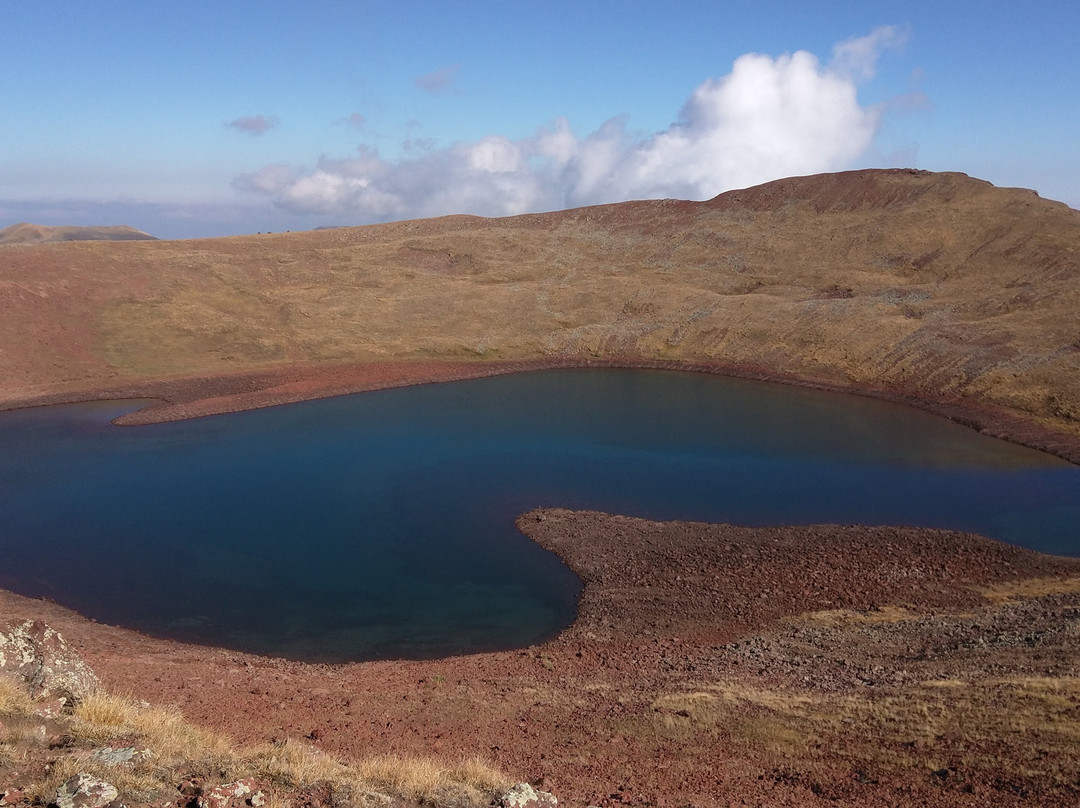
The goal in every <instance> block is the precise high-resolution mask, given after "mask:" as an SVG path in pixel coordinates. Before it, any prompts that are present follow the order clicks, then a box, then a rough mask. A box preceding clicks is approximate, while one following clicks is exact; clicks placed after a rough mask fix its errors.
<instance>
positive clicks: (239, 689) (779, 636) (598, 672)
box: [0, 508, 1080, 808]
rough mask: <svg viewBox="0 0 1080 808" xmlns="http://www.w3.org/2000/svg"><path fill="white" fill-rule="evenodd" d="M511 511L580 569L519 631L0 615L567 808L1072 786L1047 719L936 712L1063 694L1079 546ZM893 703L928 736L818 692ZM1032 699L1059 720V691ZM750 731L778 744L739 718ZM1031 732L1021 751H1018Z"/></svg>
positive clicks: (22, 605)
mask: <svg viewBox="0 0 1080 808" xmlns="http://www.w3.org/2000/svg"><path fill="white" fill-rule="evenodd" d="M518 527H519V529H521V530H522V532H524V533H525V534H526V535H528V536H529V537H530V538H531V539H532V540H534V541H536V542H537V543H538V544H539V545H540V546H542V547H544V548H546V549H548V550H550V551H552V552H555V553H556V554H558V555H559V556H560V557H561V558H563V560H564V561H565V562H566V563H567V564H568V565H569V566H570V567H571V568H572V569H573V570H574V571H575V572H576V573H577V574H578V575H579V576H580V577H581V578H582V580H583V581H584V583H585V589H584V591H583V593H582V598H581V603H580V609H579V614H578V618H577V620H576V621H575V622H574V624H573V625H572V626H570V627H569V628H568V629H567V630H565V631H564V632H562V633H561V634H560V635H559V636H557V637H556V638H554V639H552V640H550V641H548V642H545V643H542V644H539V645H535V646H531V647H528V648H521V649H514V650H507V651H501V652H491V653H482V654H475V655H471V656H462V657H451V658H444V659H434V660H419V661H379V662H359V663H348V664H341V665H326V664H307V663H302V662H294V661H288V660H284V659H277V658H270V657H261V656H256V655H251V654H245V653H241V652H236V651H231V650H228V649H223V648H212V647H202V646H192V645H186V644H183V643H180V642H176V641H170V640H163V639H157V638H153V637H149V636H146V635H142V634H138V633H136V632H133V631H130V630H126V629H123V628H118V627H115V626H108V625H102V624H98V623H95V622H93V621H90V620H87V619H86V618H83V617H81V616H80V615H78V614H76V613H74V612H72V611H70V610H68V609H65V608H64V607H61V606H59V605H57V604H55V603H51V602H47V601H42V600H33V599H29V598H24V597H21V596H17V595H13V594H11V593H9V592H2V591H0V613H2V614H3V615H4V616H5V617H16V616H17V617H19V618H21V619H26V618H37V619H43V620H46V621H47V622H49V624H50V625H52V626H54V627H55V628H57V629H58V630H59V631H61V633H62V634H63V635H64V636H65V637H66V638H67V639H68V640H69V642H71V643H72V644H73V645H74V646H75V647H77V648H78V649H79V650H80V652H81V653H82V654H83V655H84V656H85V658H86V659H87V661H88V662H89V664H90V665H91V667H93V668H94V669H95V671H96V672H97V673H98V674H99V676H100V677H101V678H102V680H103V682H104V684H105V685H106V687H107V688H108V689H109V690H110V691H111V692H118V693H125V694H129V695H131V696H133V697H135V698H137V699H145V700H146V701H148V702H150V703H153V704H171V705H177V706H179V707H180V708H181V710H182V711H183V713H184V714H185V716H187V718H188V719H189V720H191V721H193V722H194V723H196V724H199V725H203V726H207V727H209V728H212V729H215V730H218V731H222V732H225V733H227V734H229V735H230V736H231V737H232V738H234V739H235V740H236V741H237V742H239V743H242V744H250V743H258V742H263V741H267V740H271V739H275V738H276V739H281V738H286V737H289V738H293V739H296V740H301V739H302V742H303V743H310V744H311V745H313V746H315V747H317V748H319V749H322V750H325V751H327V752H330V753H331V754H335V755H343V756H346V757H350V758H362V757H364V756H365V755H371V754H385V753H389V754H395V755H403V756H409V755H421V756H434V757H437V758H440V759H445V760H455V759H459V758H462V757H468V756H472V755H479V756H481V757H482V758H484V759H487V760H490V761H491V762H493V763H495V764H497V765H498V766H499V767H501V768H502V769H504V770H506V771H508V772H510V773H512V774H513V776H514V777H515V778H520V779H528V780H531V781H534V782H543V783H544V784H545V786H544V787H545V788H546V789H547V790H551V791H554V792H555V793H556V794H557V795H558V797H559V799H560V803H562V804H566V805H576V806H585V805H611V806H614V805H616V804H639V805H662V804H668V805H679V804H687V803H692V804H695V805H701V806H712V805H716V806H720V805H727V804H731V803H738V800H739V799H740V798H742V799H747V800H750V804H761V803H767V804H773V805H800V806H802V805H816V804H819V798H820V799H825V800H826V801H827V803H828V804H830V805H838V806H852V807H853V806H861V807H863V808H878V807H879V806H881V807H882V808H883V807H884V806H891V805H896V804H915V803H918V804H920V805H927V806H948V805H954V804H958V803H957V801H958V800H963V799H965V797H966V795H968V794H971V793H975V794H976V795H979V796H980V798H981V799H980V800H979V801H977V802H974V803H972V804H979V805H983V804H986V805H991V804H992V805H997V806H1009V805H1014V804H1016V805H1021V804H1029V802H1030V799H1032V798H1034V799H1035V800H1036V801H1041V804H1052V803H1058V804H1064V802H1065V801H1067V800H1068V799H1070V797H1072V796H1075V794H1073V792H1072V791H1070V789H1072V788H1073V786H1072V785H1070V784H1069V783H1070V782H1071V781H1068V780H1067V779H1063V778H1067V776H1069V773H1070V772H1073V769H1072V768H1071V766H1072V764H1071V760H1072V756H1071V748H1072V747H1071V746H1069V745H1068V744H1064V745H1062V742H1061V741H1060V739H1059V738H1058V736H1057V735H1055V734H1054V733H1053V732H1050V734H1049V735H1046V734H1045V733H1044V735H1041V736H1039V739H1038V742H1037V743H1036V742H1035V741H1033V740H1032V737H1034V736H1029V735H1027V734H1025V733H1023V732H1021V733H1020V734H1017V735H1006V736H1005V737H1003V738H1000V739H993V740H992V741H987V740H985V739H983V738H981V736H979V735H978V730H977V729H975V730H972V728H971V727H969V726H966V725H965V723H964V720H962V719H963V716H960V720H957V719H950V718H949V716H950V715H951V714H952V713H951V712H950V711H954V710H957V709H961V708H962V709H964V710H976V711H983V712H985V713H986V714H987V715H993V714H995V713H996V712H998V711H1000V710H1001V709H1002V707H1001V701H1000V700H1001V699H1002V698H1010V699H1011V698H1013V695H1011V694H1012V692H1013V691H1012V690H1010V688H1012V689H1015V688H1017V687H1020V688H1021V690H1020V691H1018V692H1019V696H1017V697H1016V698H1017V699H1018V701H1017V703H1016V705H1013V704H1012V702H1010V703H1009V709H1013V708H1014V707H1015V710H1016V711H1017V712H1014V713H1012V715H1013V716H1018V718H1017V719H1016V720H1020V719H1021V718H1024V717H1025V716H1027V717H1031V716H1029V715H1028V713H1023V711H1024V710H1027V711H1028V712H1029V713H1030V712H1031V711H1032V710H1034V713H1035V717H1036V718H1037V717H1038V715H1040V714H1041V712H1040V711H1043V710H1045V709H1047V708H1049V706H1050V702H1047V703H1046V704H1045V705H1044V704H1043V702H1042V701H1040V700H1039V699H1040V697H1039V693H1040V692H1041V691H1040V688H1044V687H1049V688H1051V691H1052V693H1058V692H1063V693H1066V694H1068V693H1071V692H1072V690H1071V689H1070V688H1071V687H1072V684H1071V683H1074V682H1075V681H1076V677H1077V673H1078V671H1077V659H1078V658H1080V635H1077V634H1076V633H1075V632H1070V631H1068V630H1063V627H1066V626H1067V624H1068V622H1069V620H1070V619H1075V615H1077V614H1080V559H1071V558H1058V557H1053V556H1046V555H1042V554H1039V553H1036V552H1034V551H1030V550H1024V549H1021V548H1018V547H1013V546H1010V545H1007V544H1004V543H1002V542H998V541H994V540H990V539H985V538H982V537H979V536H975V535H972V534H964V533H956V532H952V531H942V530H930V529H919V528H895V527H861V526H837V525H817V526H805V527H776V528H745V527H737V526H733V525H717V524H705V523H691V522H652V521H648V520H643V519H635V518H629V517H624V516H616V515H610V514H604V513H598V512H583V511H568V510H563V509H550V508H549V509H541V510H536V511H532V512H529V513H526V514H523V515H522V516H521V517H520V518H519V519H518ZM1023 581H1026V582H1028V583H1027V584H1023V583H1021V582H1023ZM995 593H996V594H995ZM995 598H996V599H995ZM1069 615H1072V616H1073V617H1072V618H1070V617H1069ZM938 682H941V683H944V684H942V685H940V686H938V685H935V683H938ZM1017 682H1027V683H1028V684H1027V685H1018V684H1015V683H1017ZM1023 688H1027V689H1023ZM1062 688H1065V690H1062ZM894 703H895V704H898V705H900V706H899V707H897V708H896V709H902V710H903V711H909V710H910V711H913V712H914V714H915V715H916V716H917V717H918V716H923V713H921V712H920V710H921V709H922V708H923V707H926V708H927V709H928V710H930V713H927V714H926V715H936V714H937V712H938V711H941V712H942V713H943V714H944V715H945V719H944V722H945V723H944V724H943V726H944V727H945V728H946V729H947V730H948V731H947V732H945V731H944V730H941V731H940V732H939V733H938V734H937V735H935V734H934V731H935V728H936V727H937V725H936V724H935V725H934V726H933V727H929V726H928V727H927V728H925V729H918V730H912V731H911V732H913V733H914V734H912V735H911V736H910V737H909V736H908V734H906V733H907V732H908V730H906V729H904V728H903V726H904V725H902V724H901V725H898V726H897V727H892V726H891V725H890V728H889V729H888V731H887V732H886V733H885V734H884V735H883V734H882V732H881V729H880V728H875V726H874V725H873V723H872V722H867V723H866V725H865V726H863V725H862V724H849V723H840V724H836V726H835V727H834V726H833V724H834V722H835V716H834V715H833V713H832V711H834V710H853V709H856V708H858V709H863V707H864V706H865V707H866V709H871V706H872V705H880V704H894ZM1053 703H1054V704H1057V703H1058V702H1053ZM788 704H791V705H794V706H795V708H797V709H793V711H792V710H788V709H787V708H785V705H788ZM1053 709H1054V710H1057V711H1059V712H1060V711H1061V710H1064V712H1060V714H1058V713H1055V714H1054V716H1051V718H1052V719H1053V720H1055V721H1061V722H1066V723H1065V724H1062V726H1065V727H1066V730H1067V728H1068V726H1071V724H1068V723H1067V722H1069V721H1071V720H1072V718H1071V717H1070V716H1072V715H1073V713H1074V712H1075V711H1076V708H1075V706H1073V707H1055V708H1053ZM906 714H907V713H906V712H904V715H906ZM980 714H981V712H980ZM1055 716H1056V717H1055ZM918 720H919V721H922V720H924V719H923V718H919V719H918ZM770 727H775V730H772V729H769V730H768V731H769V732H773V731H775V732H776V733H779V734H778V736H777V737H778V739H779V740H778V741H777V743H779V746H777V745H775V744H774V743H773V742H771V741H769V742H766V741H767V739H768V738H769V737H771V735H767V736H762V734H761V733H762V732H763V731H765V730H766V729H768V728H770ZM860 727H862V729H860ZM763 728H764V729H763ZM1066 730H1062V731H1063V732H1065V731H1066ZM972 732H974V734H972ZM793 733H794V735H792V734H793ZM927 733H928V734H927ZM803 735H807V737H806V738H804V737H803ZM924 737H925V738H926V739H927V740H923V738H924ZM792 738H794V739H795V740H794V741H793V740H792ZM792 743H794V744H795V745H794V746H792V745H791V744H792ZM1033 744H1035V746H1038V756H1037V757H1038V759H1037V760H1036V759H1031V760H1029V759H1027V756H1028V755H1029V753H1030V754H1034V753H1033V752H1031V750H1032V749H1034V748H1035V746H1033ZM973 749H974V750H976V751H978V752H979V753H980V754H982V755H988V756H991V757H992V759H993V766H992V767H989V768H988V767H987V766H986V765H985V760H984V758H982V757H979V756H976V755H974V753H973V751H972V750H973ZM660 764H662V765H660ZM942 768H945V769H948V771H949V774H948V776H947V777H945V778H944V782H943V776H942V775H941V773H940V770H941V769H942ZM860 773H861V774H860ZM1073 773H1074V772H1073ZM968 789H972V791H969V790H968ZM612 795H620V799H619V800H615V799H614V798H613V797H612ZM823 795H824V796H823ZM821 804H825V803H824V802H823V803H821ZM965 804H967V803H965Z"/></svg>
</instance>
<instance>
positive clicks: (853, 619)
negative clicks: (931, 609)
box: [788, 606, 921, 628]
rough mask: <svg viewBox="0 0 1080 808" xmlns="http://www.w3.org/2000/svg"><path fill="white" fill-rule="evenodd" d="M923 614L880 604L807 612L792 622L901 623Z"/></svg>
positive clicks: (836, 624)
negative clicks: (863, 608)
mask: <svg viewBox="0 0 1080 808" xmlns="http://www.w3.org/2000/svg"><path fill="white" fill-rule="evenodd" d="M920 616H921V615H918V614H916V613H915V612H912V611H910V610H908V609H904V608H903V607H900V606H880V607H878V608H876V609H867V610H864V611H855V610H853V609H828V610H825V611H820V612H806V613H805V614H800V615H798V616H796V617H793V618H791V620H789V621H788V622H791V623H813V624H814V625H818V626H828V627H837V628H845V627H847V626H855V625H864V624H874V623H901V622H904V621H906V620H917V619H919V617H920Z"/></svg>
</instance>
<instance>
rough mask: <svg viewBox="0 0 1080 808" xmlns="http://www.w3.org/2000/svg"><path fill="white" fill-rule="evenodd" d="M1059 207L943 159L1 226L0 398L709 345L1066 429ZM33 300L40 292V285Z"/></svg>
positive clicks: (747, 358)
mask: <svg viewBox="0 0 1080 808" xmlns="http://www.w3.org/2000/svg"><path fill="white" fill-rule="evenodd" d="M1078 233H1080V212H1077V211H1074V210H1070V209H1069V208H1067V207H1065V206H1064V205H1060V204H1058V203H1052V202H1047V201H1045V200H1040V199H1038V198H1036V197H1035V196H1033V195H1032V194H1030V193H1027V192H1023V191H1019V190H1015V189H999V188H993V187H992V186H990V185H989V184H988V183H984V182H981V181H978V180H974V179H971V178H968V177H964V176H962V175H957V174H927V173H922V174H919V173H914V174H913V173H911V172H904V171H880V172H878V171H864V172H853V173H848V174H840V175H823V176H819V177H808V178H798V179H793V180H784V181H780V182H778V183H770V184H769V185H766V186H761V187H760V188H757V189H749V190H745V191H739V192H733V193H732V194H727V195H725V196H724V197H722V198H721V199H719V200H717V201H716V202H707V203H700V204H697V203H675V202H671V201H670V200H668V201H653V202H634V203H625V204H623V205H614V206H603V207H600V208H591V209H584V210H578V211H565V212H558V213H552V214H545V215H537V216H521V217H512V218H507V219H494V220H488V219H480V218H477V217H467V216H449V217H443V218H439V219H431V220H423V221H416V222H398V223H392V224H385V225H373V226H369V227H359V228H343V229H338V230H332V231H318V232H312V233H295V234H279V235H267V236H246V237H236V238H228V239H210V240H198V241H183V242H168V241H162V242H156V241H145V242H126V243H119V242H111V243H110V242H82V243H69V244H45V245H34V246H18V247H14V246H6V247H2V248H0V249H3V251H4V261H0V310H2V311H4V317H5V322H6V323H7V324H8V326H9V328H8V333H9V334H10V338H8V339H2V340H0V380H2V383H0V401H5V400H7V401H17V400H25V398H26V397H27V396H33V395H35V394H46V393H51V392H59V391H63V390H69V391H70V390H86V389H100V386H101V385H102V384H112V383H113V382H114V381H116V380H140V379H141V380H146V379H155V378H161V377H168V376H177V375H191V376H216V375H220V374H226V373H231V372H238V371H251V370H256V369H259V368H268V367H274V366H281V365H308V366H311V365H325V364H329V363H341V362H369V361H379V360H395V361H397V360H406V359H424V360H431V359H462V358H469V359H476V360H478V361H486V360H488V359H492V358H495V359H544V358H547V357H578V358H583V359H590V358H597V357H599V358H619V357H627V356H630V357H641V358H644V359H650V360H685V361H692V362H699V361H701V362H719V363H724V364H728V365H747V366H760V365H761V364H762V363H766V364H767V367H766V368H765V370H766V371H770V372H778V373H785V374H791V375H794V376H804V377H809V378H814V379H824V380H827V381H833V382H839V383H851V384H855V385H867V384H868V385H872V386H875V387H898V388H900V389H903V390H919V391H923V392H924V393H925V394H926V395H927V396H931V397H945V398H950V399H951V398H955V397H963V398H969V399H973V400H975V401H979V402H984V403H985V402H990V403H994V404H997V405H1000V406H1002V407H1005V408H1007V409H1011V410H1013V411H1015V412H1018V413H1021V414H1022V415H1023V416H1024V417H1027V418H1030V419H1035V420H1039V421H1040V422H1043V423H1045V424H1047V425H1048V426H1050V427H1052V428H1054V429H1057V430H1061V431H1065V432H1069V433H1071V434H1074V435H1075V434H1080V374H1078V373H1077V372H1076V370H1077V364H1076V363H1077V355H1078V353H1077V352H1078V351H1080V347H1078V345H1080V340H1078V337H1080V334H1078V333H1077V331H1076V328H1075V316H1074V314H1075V312H1076V311H1077V308H1078V307H1080V253H1077V252H1076V249H1075V245H1076V243H1077V238H1078ZM42 301H48V303H47V305H45V304H43V303H42Z"/></svg>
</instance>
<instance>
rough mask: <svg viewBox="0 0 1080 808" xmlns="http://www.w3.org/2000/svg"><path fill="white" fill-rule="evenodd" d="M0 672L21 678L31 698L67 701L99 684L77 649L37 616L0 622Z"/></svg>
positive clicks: (75, 701) (74, 700)
mask: <svg viewBox="0 0 1080 808" xmlns="http://www.w3.org/2000/svg"><path fill="white" fill-rule="evenodd" d="M0 675H7V676H12V677H15V678H17V679H21V680H22V681H23V682H25V683H26V685H27V687H28V688H29V690H30V697H31V698H34V699H38V698H42V697H48V698H61V699H64V700H65V701H66V702H67V703H68V704H69V705H70V704H75V703H77V702H79V701H81V700H82V699H84V698H86V697H87V696H89V695H90V694H91V693H94V692H95V691H97V689H98V686H99V685H98V678H97V676H95V675H94V672H93V671H92V670H90V667H89V666H88V665H87V664H86V663H85V662H84V661H83V658H82V657H81V656H79V654H78V652H76V651H75V650H74V649H72V648H71V647H70V646H69V645H68V644H67V642H65V641H64V638H63V637H61V636H60V633H59V632H58V631H56V629H54V628H51V627H50V626H48V625H46V624H45V623H44V622H42V621H41V620H24V621H21V622H19V621H14V622H8V623H6V624H2V625H0Z"/></svg>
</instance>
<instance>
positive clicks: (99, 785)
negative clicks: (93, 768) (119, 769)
mask: <svg viewBox="0 0 1080 808" xmlns="http://www.w3.org/2000/svg"><path fill="white" fill-rule="evenodd" d="M119 796H120V792H119V791H117V790H116V786H114V785H113V784H112V783H107V782H105V781H104V780H102V779H100V778H98V777H94V776H93V775H92V774H86V773H85V772H80V773H79V774H76V775H75V776H73V777H71V778H70V779H69V780H68V781H67V782H65V783H64V784H63V785H62V786H60V788H58V789H56V804H57V806H58V807H59V808H105V806H106V805H108V804H109V803H110V802H112V801H113V800H115V799H116V798H117V797H119Z"/></svg>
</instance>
